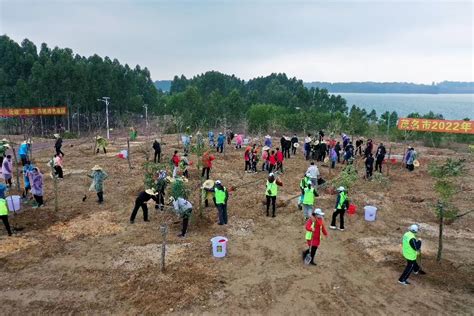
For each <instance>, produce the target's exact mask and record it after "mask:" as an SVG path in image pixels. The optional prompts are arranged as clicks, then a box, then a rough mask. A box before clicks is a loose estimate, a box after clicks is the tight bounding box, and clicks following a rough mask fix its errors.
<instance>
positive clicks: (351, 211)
mask: <svg viewBox="0 0 474 316" xmlns="http://www.w3.org/2000/svg"><path fill="white" fill-rule="evenodd" d="M356 210H357V207H356V206H355V205H354V204H349V208H348V209H347V213H348V214H350V215H352V214H355V213H356Z"/></svg>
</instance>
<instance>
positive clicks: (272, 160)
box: [268, 150, 277, 173]
mask: <svg viewBox="0 0 474 316" xmlns="http://www.w3.org/2000/svg"><path fill="white" fill-rule="evenodd" d="M268 162H269V163H270V166H269V167H268V173H272V172H273V171H274V170H275V168H276V164H277V160H276V155H275V151H274V150H272V152H271V153H270V156H269V157H268Z"/></svg>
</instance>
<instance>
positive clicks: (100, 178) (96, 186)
mask: <svg viewBox="0 0 474 316" xmlns="http://www.w3.org/2000/svg"><path fill="white" fill-rule="evenodd" d="M91 170H92V173H91V174H88V175H87V176H88V177H89V178H92V184H91V186H90V188H89V191H95V192H96V193H97V198H98V200H97V202H98V203H99V204H100V203H103V202H104V180H105V179H107V177H108V175H107V173H106V172H105V171H103V170H102V167H100V166H99V165H95V166H94V167H93V168H92V169H91Z"/></svg>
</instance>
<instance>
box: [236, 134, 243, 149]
mask: <svg viewBox="0 0 474 316" xmlns="http://www.w3.org/2000/svg"><path fill="white" fill-rule="evenodd" d="M242 138H243V137H242V134H238V135H237V136H235V148H236V149H240V148H242V141H243V140H242Z"/></svg>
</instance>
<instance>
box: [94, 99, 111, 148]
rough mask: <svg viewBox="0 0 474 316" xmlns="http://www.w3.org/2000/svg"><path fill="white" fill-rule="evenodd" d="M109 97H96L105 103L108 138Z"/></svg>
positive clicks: (108, 135)
mask: <svg viewBox="0 0 474 316" xmlns="http://www.w3.org/2000/svg"><path fill="white" fill-rule="evenodd" d="M109 99H110V97H102V99H97V101H102V102H104V103H105V116H106V120H107V121H106V122H107V139H110V129H109Z"/></svg>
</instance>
